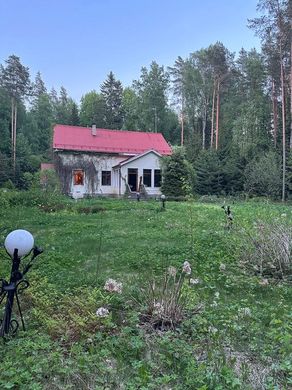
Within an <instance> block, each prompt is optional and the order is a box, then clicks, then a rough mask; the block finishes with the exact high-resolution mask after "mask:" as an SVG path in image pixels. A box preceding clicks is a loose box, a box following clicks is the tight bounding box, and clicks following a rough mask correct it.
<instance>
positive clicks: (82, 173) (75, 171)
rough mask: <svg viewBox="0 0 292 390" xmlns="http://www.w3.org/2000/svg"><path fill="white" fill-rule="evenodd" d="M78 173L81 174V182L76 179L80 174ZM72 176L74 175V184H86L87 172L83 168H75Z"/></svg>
mask: <svg viewBox="0 0 292 390" xmlns="http://www.w3.org/2000/svg"><path fill="white" fill-rule="evenodd" d="M78 173H80V174H81V178H82V180H81V182H79V180H76V175H78ZM72 176H73V177H72V178H73V185H74V186H84V181H85V173H84V170H83V169H73V171H72Z"/></svg>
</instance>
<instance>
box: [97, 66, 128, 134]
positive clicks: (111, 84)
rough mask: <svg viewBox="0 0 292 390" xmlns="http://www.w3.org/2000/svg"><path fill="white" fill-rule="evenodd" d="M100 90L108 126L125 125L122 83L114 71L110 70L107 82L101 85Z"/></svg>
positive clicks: (116, 127)
mask: <svg viewBox="0 0 292 390" xmlns="http://www.w3.org/2000/svg"><path fill="white" fill-rule="evenodd" d="M100 90H101V94H102V96H103V99H104V102H105V119H106V127H108V128H109V129H118V130H119V129H121V128H122V126H123V115H122V98H123V87H122V83H121V82H120V81H119V80H116V78H115V76H114V74H113V72H110V73H109V75H108V77H107V79H106V80H105V82H104V83H103V84H102V85H101V89H100Z"/></svg>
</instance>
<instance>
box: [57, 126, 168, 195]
mask: <svg viewBox="0 0 292 390" xmlns="http://www.w3.org/2000/svg"><path fill="white" fill-rule="evenodd" d="M53 151H54V160H55V162H54V163H55V169H56V171H57V173H58V175H59V177H60V180H61V184H62V187H63V192H64V193H66V194H68V195H70V196H72V197H73V198H75V199H76V198H82V197H84V196H86V195H89V196H93V195H109V196H122V195H124V194H127V193H129V194H131V193H134V194H135V193H137V192H141V193H145V195H149V196H155V195H159V194H160V193H161V192H160V186H161V158H162V156H165V155H170V154H171V153H172V151H171V147H170V146H169V145H168V143H167V142H166V140H165V139H164V137H163V135H162V134H160V133H146V132H138V131H122V130H108V129H98V128H96V126H94V125H93V126H92V127H90V128H89V127H79V126H67V125H56V126H55V127H54V135H53Z"/></svg>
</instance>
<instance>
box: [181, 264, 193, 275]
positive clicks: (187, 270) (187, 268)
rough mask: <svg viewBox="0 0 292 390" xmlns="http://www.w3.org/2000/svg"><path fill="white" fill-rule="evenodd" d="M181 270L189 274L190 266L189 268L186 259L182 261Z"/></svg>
mask: <svg viewBox="0 0 292 390" xmlns="http://www.w3.org/2000/svg"><path fill="white" fill-rule="evenodd" d="M182 271H183V272H185V273H186V274H187V275H190V274H191V272H192V268H191V265H190V263H189V262H188V261H185V262H184V264H183V269H182Z"/></svg>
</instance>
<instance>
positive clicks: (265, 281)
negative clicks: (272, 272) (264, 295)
mask: <svg viewBox="0 0 292 390" xmlns="http://www.w3.org/2000/svg"><path fill="white" fill-rule="evenodd" d="M259 284H260V285H261V286H267V285H268V284H269V280H268V279H261V280H259Z"/></svg>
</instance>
